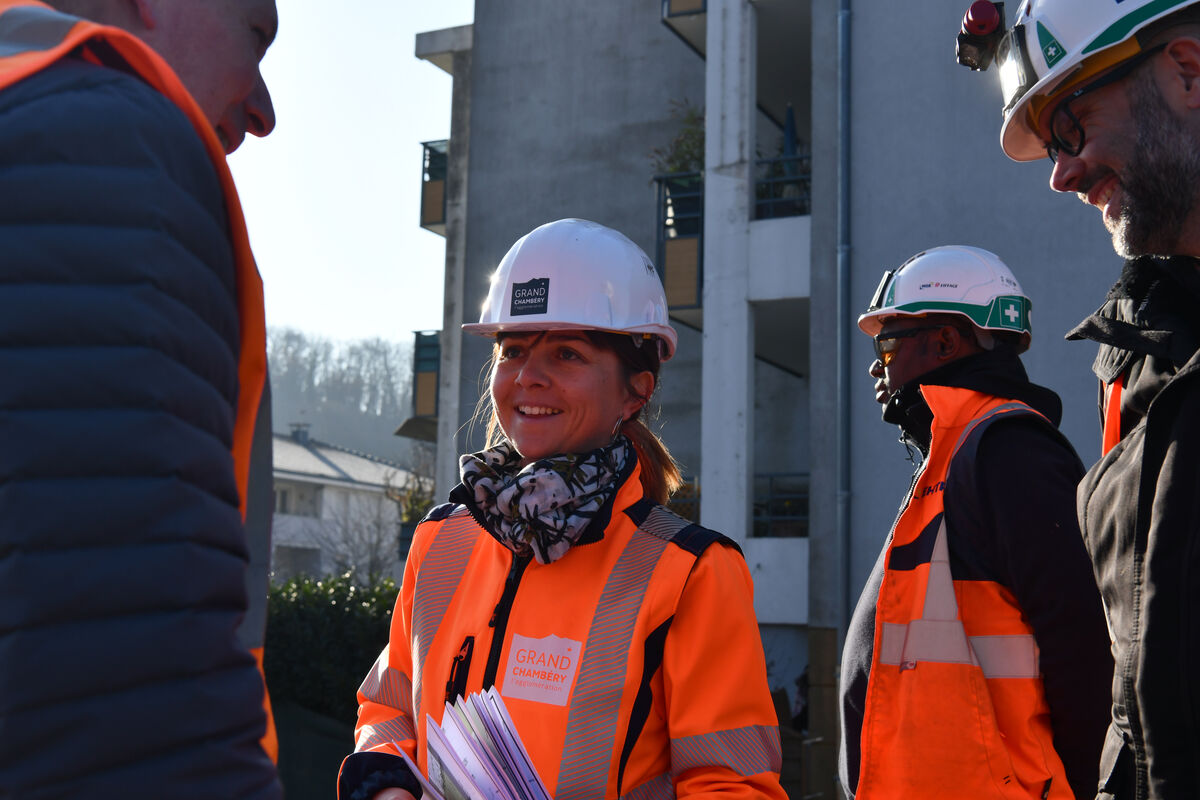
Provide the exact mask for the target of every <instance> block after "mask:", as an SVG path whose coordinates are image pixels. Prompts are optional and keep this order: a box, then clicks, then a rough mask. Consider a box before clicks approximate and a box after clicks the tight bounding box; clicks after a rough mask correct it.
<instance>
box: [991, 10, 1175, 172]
mask: <svg viewBox="0 0 1200 800" xmlns="http://www.w3.org/2000/svg"><path fill="white" fill-rule="evenodd" d="M1196 2H1197V0H1116V2H1114V0H1023V1H1022V3H1021V5H1020V6H1018V7H1017V15H1016V17H1015V19H1014V20H1013V26H1012V28H1011V29H1009V31H1008V33H1007V34H1005V36H1004V38H1003V39H1001V40H1000V44H999V46H998V48H997V51H996V62H997V64H998V66H999V68H1000V85H1001V88H1002V90H1003V93H1004V125H1003V127H1002V128H1001V130H1000V146H1001V147H1003V148H1004V152H1005V153H1007V154H1008V157H1009V158H1011V159H1013V160H1014V161H1036V160H1037V159H1039V158H1045V157H1046V147H1045V144H1044V143H1043V141H1042V139H1041V137H1040V136H1038V134H1037V128H1036V126H1037V123H1038V119H1039V118H1040V117H1041V115H1042V114H1043V112H1044V111H1045V110H1046V108H1047V107H1048V106H1049V104H1050V102H1051V101H1052V100H1053V99H1055V98H1056V97H1061V96H1062V93H1063V90H1065V89H1073V88H1075V87H1077V86H1079V85H1081V84H1082V83H1083V82H1084V81H1087V80H1089V79H1090V78H1092V77H1093V76H1095V75H1098V74H1099V73H1101V72H1103V71H1105V70H1107V69H1109V68H1110V67H1112V66H1114V65H1116V64H1118V63H1120V62H1122V61H1125V60H1126V59H1128V58H1130V57H1132V56H1134V55H1136V54H1137V53H1138V52H1140V51H1141V49H1142V46H1141V44H1140V43H1139V42H1138V40H1137V39H1136V38H1135V34H1136V33H1137V32H1138V31H1140V30H1142V29H1143V28H1145V27H1146V26H1147V25H1149V24H1150V23H1152V22H1154V21H1156V20H1158V19H1161V18H1162V17H1165V16H1167V15H1169V14H1172V13H1174V12H1176V11H1179V10H1180V9H1182V8H1185V7H1187V6H1190V5H1193V4H1195V3H1196Z"/></svg>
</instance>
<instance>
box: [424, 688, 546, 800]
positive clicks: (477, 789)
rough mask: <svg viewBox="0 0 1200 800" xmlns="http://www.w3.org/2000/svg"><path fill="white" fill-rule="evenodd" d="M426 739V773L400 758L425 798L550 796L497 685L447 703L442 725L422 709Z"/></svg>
mask: <svg viewBox="0 0 1200 800" xmlns="http://www.w3.org/2000/svg"><path fill="white" fill-rule="evenodd" d="M425 741H426V743H427V744H426V748H427V750H428V756H429V759H428V760H429V775H428V776H425V775H422V774H421V771H420V770H419V769H417V765H416V764H414V763H413V762H412V759H410V758H409V757H408V756H405V757H404V760H405V761H406V762H407V763H408V767H409V769H411V770H412V772H413V774H414V775H416V776H417V780H419V781H420V782H421V786H422V788H423V789H424V790H425V797H426V798H429V800H553V798H551V797H550V792H548V791H547V790H546V785H545V784H544V783H542V779H541V778H540V777H539V776H538V774H537V770H535V769H534V768H533V762H531V761H530V760H529V753H527V752H526V751H525V745H523V744H522V743H521V737H520V736H518V735H517V729H516V727H515V726H514V725H513V721H512V717H510V716H509V715H508V709H506V708H505V707H504V699H503V698H502V697H500V693H499V692H497V691H496V689H495V687H492V688H491V689H488V690H487V691H486V692H484V693H483V694H472V695H470V696H468V697H465V698H464V697H459V698H458V700H456V701H455V702H454V703H453V704H450V703H446V713H445V715H444V716H443V717H442V724H441V725H438V724H437V723H436V722H434V721H433V717H431V716H429V715H428V714H426V715H425Z"/></svg>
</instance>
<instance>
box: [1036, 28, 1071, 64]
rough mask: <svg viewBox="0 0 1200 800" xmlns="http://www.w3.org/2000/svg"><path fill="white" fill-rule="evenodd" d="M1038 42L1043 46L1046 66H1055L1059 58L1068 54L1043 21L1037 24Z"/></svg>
mask: <svg viewBox="0 0 1200 800" xmlns="http://www.w3.org/2000/svg"><path fill="white" fill-rule="evenodd" d="M1037 34H1038V44H1040V45H1041V46H1042V55H1043V56H1045V57H1046V66H1048V67H1053V66H1054V65H1055V64H1057V63H1058V61H1059V59H1061V58H1062V57H1063V56H1065V55H1066V54H1067V51H1066V48H1064V47H1063V46H1062V45H1061V44H1059V43H1058V39H1055V38H1054V35H1053V34H1052V33H1050V31H1048V30H1046V26H1045V25H1043V24H1042V23H1041V22H1039V23H1038V24H1037Z"/></svg>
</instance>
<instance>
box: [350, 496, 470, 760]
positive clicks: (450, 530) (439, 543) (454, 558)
mask: <svg viewBox="0 0 1200 800" xmlns="http://www.w3.org/2000/svg"><path fill="white" fill-rule="evenodd" d="M478 531H479V528H478V526H476V524H475V520H474V519H472V518H471V515H470V514H468V513H467V512H466V510H465V509H464V510H463V511H462V512H461V513H459V514H456V515H455V516H453V517H451V518H450V519H448V520H446V524H445V525H444V526H443V527H442V530H441V535H440V536H438V537H437V539H435V540H434V541H433V544H432V545H431V546H430V548H429V552H428V554H427V555H426V562H425V564H426V566H425V572H424V574H423V576H422V580H421V581H420V582H418V583H417V586H416V594H415V596H414V597H415V599H414V602H413V634H414V638H415V640H416V643H417V649H418V652H417V653H416V655H417V663H418V664H424V663H425V662H426V660H427V659H428V658H429V646H430V645H431V644H433V637H434V636H435V635H436V634H437V631H438V628H440V627H441V625H442V618H443V617H444V616H445V615H446V609H447V608H449V606H450V601H451V600H452V599H454V592H455V591H456V590H457V589H458V585H459V584H460V583H461V582H462V577H463V572H465V571H466V568H467V560H468V559H469V558H470V557H471V549H472V548H473V547H474V546H475V540H476V538H477V534H478ZM384 653H387V650H384ZM412 682H413V691H412V696H413V703H414V705H415V707H416V708H417V709H420V708H422V707H423V706H424V703H423V702H422V688H423V685H422V680H421V670H420V669H418V670H416V671H415V672H414V673H413V681H412ZM438 718H439V719H440V718H441V715H439V716H438ZM358 749H360V750H361V749H364V748H363V747H362V746H361V745H360V746H359V748H358Z"/></svg>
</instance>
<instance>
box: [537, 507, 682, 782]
mask: <svg viewBox="0 0 1200 800" xmlns="http://www.w3.org/2000/svg"><path fill="white" fill-rule="evenodd" d="M667 546H668V542H667V540H666V539H662V538H659V537H658V536H654V535H649V536H648V535H646V534H645V532H643V531H638V532H637V533H635V534H634V535H633V537H632V538H631V539H630V540H629V544H627V545H626V546H625V551H624V552H623V553H621V557H620V558H619V559H618V560H617V563H616V564H615V565H614V566H613V569H612V572H611V573H610V574H609V576H608V581H607V582H606V583H605V585H604V592H603V593H602V594H601V596H600V602H599V603H598V604H597V606H596V612H595V615H594V616H593V617H592V626H591V629H590V630H589V631H588V640H587V644H585V645H584V648H583V659H582V661H580V663H579V677H578V678H576V680H575V689H574V691H573V692H572V693H571V709H570V712H569V714H568V717H567V731H566V737H565V739H564V741H563V755H562V761H561V762H560V766H559V772H558V787H557V790H556V791H555V792H554V793H553V794H554V797H555V798H556V800H594V798H597V797H604V795H605V791H606V789H607V784H608V768H609V764H610V763H611V762H612V759H613V753H614V752H616V736H617V715H616V714H614V713H613V709H616V708H620V706H621V695H622V692H623V691H624V688H625V671H626V669H627V667H628V661H629V646H630V642H631V641H632V640H633V632H634V629H635V627H636V626H637V618H638V613H639V612H640V611H641V608H642V600H643V598H644V597H645V595H646V589H647V587H648V586H649V585H650V576H651V575H652V574H653V572H654V567H655V566H656V565H657V564H658V560H659V557H660V556H662V554H663V551H664V550H666V548H667Z"/></svg>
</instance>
